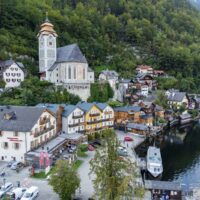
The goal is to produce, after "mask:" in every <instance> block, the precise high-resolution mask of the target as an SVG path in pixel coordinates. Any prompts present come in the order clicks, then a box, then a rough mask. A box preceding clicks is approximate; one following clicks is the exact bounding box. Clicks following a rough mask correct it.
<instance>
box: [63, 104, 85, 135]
mask: <svg viewBox="0 0 200 200" xmlns="http://www.w3.org/2000/svg"><path fill="white" fill-rule="evenodd" d="M84 122H85V118H84V111H83V110H81V109H80V108H78V107H77V106H74V105H66V106H64V112H63V114H62V130H63V131H64V132H65V133H68V134H73V133H83V132H84V129H85V127H84Z"/></svg>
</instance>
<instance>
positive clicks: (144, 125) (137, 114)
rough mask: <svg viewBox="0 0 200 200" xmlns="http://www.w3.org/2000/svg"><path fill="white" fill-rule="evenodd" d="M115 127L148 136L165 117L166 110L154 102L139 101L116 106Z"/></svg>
mask: <svg viewBox="0 0 200 200" xmlns="http://www.w3.org/2000/svg"><path fill="white" fill-rule="evenodd" d="M114 111H115V127H116V128H118V129H121V130H125V131H128V132H131V133H133V134H134V135H138V136H142V137H144V136H146V135H148V134H149V133H150V130H151V129H152V128H153V127H154V126H155V125H157V124H158V120H159V119H164V118H165V110H164V109H163V108H162V107H161V106H158V105H156V104H154V103H152V102H143V101H141V102H138V103H135V104H133V105H129V106H123V107H117V108H114Z"/></svg>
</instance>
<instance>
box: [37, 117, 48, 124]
mask: <svg viewBox="0 0 200 200" xmlns="http://www.w3.org/2000/svg"><path fill="white" fill-rule="evenodd" d="M48 122H50V118H43V119H41V120H40V122H39V123H40V125H44V124H46V123H48Z"/></svg>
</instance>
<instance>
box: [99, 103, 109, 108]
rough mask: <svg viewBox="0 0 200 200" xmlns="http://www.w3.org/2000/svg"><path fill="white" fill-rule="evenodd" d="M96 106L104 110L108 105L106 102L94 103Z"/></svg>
mask: <svg viewBox="0 0 200 200" xmlns="http://www.w3.org/2000/svg"><path fill="white" fill-rule="evenodd" d="M96 106H97V107H98V108H100V109H101V110H104V109H105V108H106V107H107V106H108V104H106V103H96Z"/></svg>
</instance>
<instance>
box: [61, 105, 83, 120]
mask: <svg viewBox="0 0 200 200" xmlns="http://www.w3.org/2000/svg"><path fill="white" fill-rule="evenodd" d="M76 108H77V106H74V105H65V106H64V112H63V114H62V115H63V116H64V117H68V116H69V115H70V114H71V113H72V112H73V111H74V110H75V109H76ZM79 109H80V108H79Z"/></svg>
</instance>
